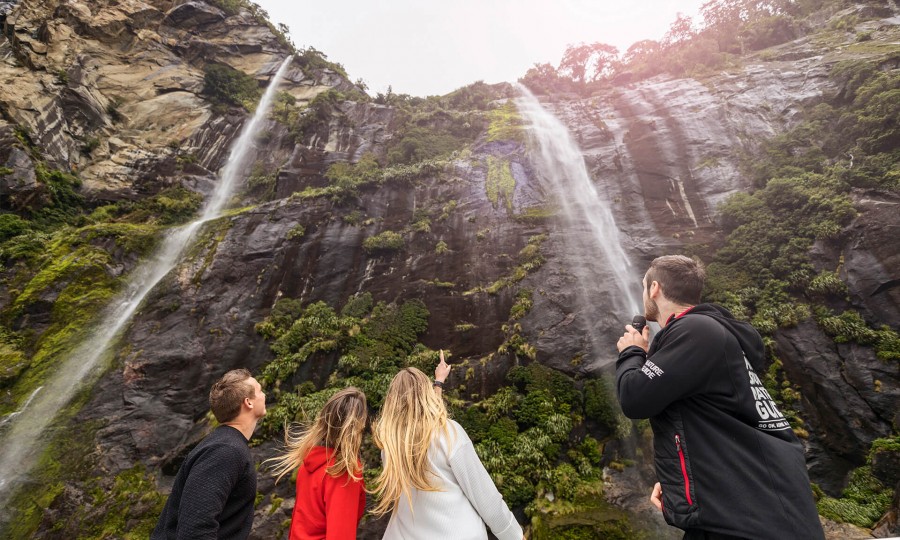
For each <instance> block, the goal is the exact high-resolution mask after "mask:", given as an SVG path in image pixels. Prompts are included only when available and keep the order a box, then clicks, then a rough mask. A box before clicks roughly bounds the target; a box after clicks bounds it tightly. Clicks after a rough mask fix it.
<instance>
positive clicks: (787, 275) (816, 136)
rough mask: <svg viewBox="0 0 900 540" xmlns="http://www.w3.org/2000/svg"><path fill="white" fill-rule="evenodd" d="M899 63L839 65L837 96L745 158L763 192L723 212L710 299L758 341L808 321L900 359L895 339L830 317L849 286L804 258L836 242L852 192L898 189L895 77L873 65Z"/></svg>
mask: <svg viewBox="0 0 900 540" xmlns="http://www.w3.org/2000/svg"><path fill="white" fill-rule="evenodd" d="M895 57H896V55H895V56H892V57H889V58H883V59H880V60H874V61H851V62H842V63H839V64H837V65H836V66H835V68H834V69H833V70H832V74H831V76H832V78H833V79H834V81H835V83H836V85H837V87H838V92H837V93H836V94H835V95H833V96H830V97H828V99H826V100H825V101H824V102H821V103H818V104H816V105H815V106H812V107H811V108H809V109H808V110H807V111H806V113H805V116H804V120H803V121H802V122H800V123H799V124H798V125H797V126H796V127H795V128H794V129H792V130H790V131H788V132H786V133H784V134H781V135H778V136H776V137H774V138H772V139H770V140H769V141H766V142H764V143H763V144H762V145H761V146H760V148H759V150H758V152H756V153H754V154H748V155H746V156H745V159H744V165H743V167H744V170H745V171H746V173H747V174H748V175H749V176H750V177H751V178H752V179H753V181H754V183H755V184H756V185H757V186H758V187H759V189H758V190H757V191H756V192H754V193H738V194H736V195H734V196H733V197H731V198H730V199H728V200H727V201H726V202H725V203H724V204H723V205H722V207H721V208H720V211H721V221H722V225H723V227H724V229H725V231H726V233H727V237H726V238H725V243H724V245H723V246H722V247H721V249H719V250H718V251H717V252H716V253H715V256H714V258H713V262H712V263H711V264H710V265H709V280H708V289H707V297H708V298H709V299H711V300H713V301H717V302H720V303H722V304H723V305H725V306H726V307H728V308H729V309H731V310H732V312H733V313H735V315H737V316H738V317H740V318H743V319H746V320H750V321H751V322H752V323H753V324H754V326H756V327H757V328H758V329H759V330H760V331H761V332H762V333H764V334H771V333H772V332H774V331H776V330H777V329H778V328H781V327H788V326H793V325H795V324H797V323H799V322H800V321H802V320H805V319H808V318H809V317H810V316H814V318H815V320H816V322H817V323H818V324H819V325H820V326H821V327H822V328H823V329H824V330H825V331H826V332H827V333H828V334H829V335H832V336H834V338H835V341H837V342H848V341H852V342H856V343H860V344H863V345H870V346H873V347H875V350H876V353H877V354H878V356H879V357H880V358H882V359H884V360H888V359H897V358H898V357H900V337H898V334H897V332H895V331H894V330H892V329H890V328H888V327H885V326H882V327H879V328H874V327H873V326H871V323H869V322H867V321H864V320H863V319H862V317H860V316H859V314H858V313H856V312H853V311H849V310H847V309H846V308H844V309H838V313H837V314H835V313H834V312H833V310H835V308H836V306H840V305H844V306H846V305H847V304H846V302H847V299H846V297H847V287H846V285H844V284H843V283H842V282H841V281H840V279H839V276H838V272H837V271H817V270H816V269H815V268H814V266H813V265H812V262H811V261H810V257H809V251H810V248H811V247H812V245H813V243H814V242H823V243H825V244H832V245H837V244H839V243H840V242H841V241H842V240H841V239H842V236H841V235H842V231H843V230H844V227H846V226H847V225H848V224H849V223H850V221H851V220H852V219H853V218H854V217H855V216H856V210H855V209H854V207H853V203H852V200H851V198H850V190H851V189H852V188H866V189H881V190H887V191H893V192H896V191H897V190H898V188H900V184H898V183H897V182H898V179H900V169H898V168H897V167H898V166H897V163H898V162H900V160H898V158H900V154H898V153H897V152H898V151H897V150H896V148H897V141H898V140H900V131H898V128H897V122H896V121H895V119H896V118H897V117H898V115H900V100H898V99H896V97H897V95H898V94H897V87H898V85H900V72H897V70H893V71H883V70H881V69H879V67H878V66H880V65H881V64H882V63H883V62H890V61H892V60H891V58H895ZM835 264H836V266H837V268H838V269H840V266H841V265H842V264H843V262H842V261H836V262H835Z"/></svg>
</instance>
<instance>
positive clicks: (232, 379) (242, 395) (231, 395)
mask: <svg viewBox="0 0 900 540" xmlns="http://www.w3.org/2000/svg"><path fill="white" fill-rule="evenodd" d="M252 377H253V375H250V372H249V371H247V370H246V369H243V368H242V369H232V370H231V371H229V372H228V373H226V374H225V375H222V378H221V379H219V380H218V381H216V383H215V384H213V386H212V389H210V391H209V408H210V410H212V413H213V415H214V416H215V417H216V420H218V421H219V423H220V424H224V423H225V422H231V421H232V420H234V419H235V418H237V416H238V415H239V414H240V413H241V404H242V403H243V402H244V399H246V398H250V399H253V398H254V397H256V389H255V388H253V385H252V384H250V383H249V382H248V379H250V378H252Z"/></svg>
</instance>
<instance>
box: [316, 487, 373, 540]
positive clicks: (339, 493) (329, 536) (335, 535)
mask: <svg viewBox="0 0 900 540" xmlns="http://www.w3.org/2000/svg"><path fill="white" fill-rule="evenodd" d="M363 488H364V486H363V481H362V480H360V481H359V482H356V481H354V480H353V479H352V478H350V476H349V475H347V474H346V473H345V474H342V475H341V476H339V477H337V478H335V477H333V476H330V475H328V474H326V475H325V493H324V496H325V538H326V540H355V539H356V529H357V526H358V525H359V520H360V518H361V517H362V513H363V511H364V510H365V506H366V495H365V492H364V491H363Z"/></svg>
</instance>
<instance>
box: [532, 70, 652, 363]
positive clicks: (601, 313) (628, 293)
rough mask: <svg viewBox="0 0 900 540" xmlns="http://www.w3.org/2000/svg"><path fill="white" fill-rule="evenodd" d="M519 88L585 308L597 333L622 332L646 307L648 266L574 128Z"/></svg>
mask: <svg viewBox="0 0 900 540" xmlns="http://www.w3.org/2000/svg"><path fill="white" fill-rule="evenodd" d="M518 89H519V91H520V92H521V97H519V98H518V99H517V100H516V105H517V107H518V109H519V113H520V114H521V115H522V118H523V120H524V121H525V124H526V127H527V130H528V133H529V136H530V138H531V140H532V142H533V145H532V148H531V152H530V153H531V160H532V163H533V164H534V166H535V168H536V169H537V171H538V174H539V176H540V177H541V179H542V180H543V181H544V182H545V183H546V184H547V187H548V191H550V192H551V193H553V195H554V197H555V201H554V202H555V203H556V204H557V205H558V206H559V211H560V213H561V218H562V220H563V222H564V224H565V225H564V226H565V230H564V231H563V233H562V240H563V242H564V243H565V245H566V250H567V255H568V258H569V259H571V260H572V261H580V263H576V264H571V265H570V267H569V268H568V271H569V272H570V273H572V274H573V275H574V277H575V278H576V279H577V284H578V285H577V286H578V288H579V289H580V292H581V294H579V295H578V297H579V300H580V301H581V303H582V304H583V305H582V306H581V307H580V311H581V312H582V313H583V314H584V316H585V317H587V318H588V319H589V320H588V321H587V323H588V325H589V326H590V328H591V329H592V330H593V329H595V328H599V330H600V331H599V334H600V335H598V336H597V339H600V338H601V337H603V336H604V335H608V334H610V333H615V332H621V331H622V328H623V325H624V324H625V323H627V322H630V321H631V319H632V317H633V316H634V315H636V314H642V313H643V312H644V308H643V301H642V300H641V286H640V283H641V278H642V276H643V272H644V269H638V268H636V267H635V265H633V264H632V263H631V261H630V260H629V257H628V254H627V253H626V251H625V249H623V242H624V241H625V238H626V236H625V235H624V234H622V232H621V230H620V228H619V226H618V225H617V224H616V220H615V217H614V215H613V209H612V208H611V207H610V203H609V201H607V200H606V198H605V197H603V196H602V194H601V193H598V190H597V186H596V185H595V183H594V181H593V180H592V178H591V176H590V174H589V173H588V170H587V167H586V166H585V162H584V156H583V153H582V151H581V149H580V148H579V147H578V144H577V143H576V142H575V139H574V138H573V137H572V134H571V133H570V132H569V130H568V128H566V126H565V125H564V124H563V123H562V122H561V121H560V120H559V119H558V118H557V117H556V116H554V115H553V114H552V113H551V112H550V111H548V110H547V109H546V108H544V106H543V105H541V102H540V101H538V99H537V98H536V97H535V96H534V95H533V94H532V93H531V92H530V91H529V90H528V89H527V88H526V87H525V86H523V85H518ZM590 319H594V320H590ZM610 346H611V344H610V343H606V342H603V343H597V344H596V345H595V351H594V352H595V354H597V353H601V354H602V353H606V352H608V349H609V348H610ZM603 356H604V357H609V358H610V359H611V358H613V356H612V355H611V354H603Z"/></svg>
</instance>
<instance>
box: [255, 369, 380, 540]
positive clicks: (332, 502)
mask: <svg viewBox="0 0 900 540" xmlns="http://www.w3.org/2000/svg"><path fill="white" fill-rule="evenodd" d="M367 413H368V410H367V408H366V395H365V394H363V393H362V391H360V390H359V389H357V388H354V387H352V386H351V387H349V388H345V389H344V390H341V391H340V392H338V393H337V394H335V395H334V396H332V398H331V399H329V400H328V402H327V403H325V406H324V407H322V410H321V411H320V412H319V414H318V415H316V419H315V420H314V421H313V424H312V426H311V427H310V428H309V429H308V430H306V431H305V432H301V433H298V434H295V433H291V431H290V430H288V432H287V433H286V434H285V442H286V444H287V452H286V453H285V454H283V455H281V456H278V457H276V458H272V461H273V462H274V463H275V466H274V470H273V473H274V474H275V475H276V477H277V479H276V482H277V481H278V480H280V479H281V478H282V477H283V476H284V475H286V474H288V473H290V472H292V471H294V470H295V469H297V503H296V504H295V505H294V514H293V516H292V517H291V535H290V540H347V539H352V540H355V538H356V528H357V526H358V524H359V520H360V519H362V516H363V513H364V512H365V509H366V491H365V486H364V485H363V479H362V463H360V461H359V447H360V444H362V437H363V430H364V429H365V427H366V415H367Z"/></svg>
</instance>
